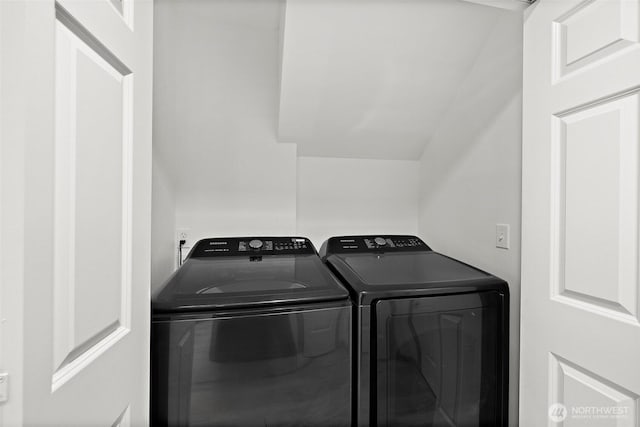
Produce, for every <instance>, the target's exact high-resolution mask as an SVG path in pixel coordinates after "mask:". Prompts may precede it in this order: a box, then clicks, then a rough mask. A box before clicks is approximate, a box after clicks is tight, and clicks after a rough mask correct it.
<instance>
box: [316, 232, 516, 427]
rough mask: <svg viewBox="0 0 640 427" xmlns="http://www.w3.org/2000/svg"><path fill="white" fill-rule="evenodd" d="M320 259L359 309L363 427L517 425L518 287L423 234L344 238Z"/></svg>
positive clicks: (358, 399) (358, 403)
mask: <svg viewBox="0 0 640 427" xmlns="http://www.w3.org/2000/svg"><path fill="white" fill-rule="evenodd" d="M320 255H321V257H322V258H323V260H324V261H325V262H326V264H327V265H328V266H329V267H330V268H331V270H332V271H333V272H334V273H335V274H336V275H337V276H338V277H339V278H340V279H341V280H342V281H343V283H344V284H345V285H346V286H347V287H348V289H349V291H350V293H351V298H352V300H353V302H354V332H353V335H352V336H353V338H354V355H355V357H354V364H355V366H354V390H355V404H354V405H355V407H356V408H355V409H354V411H355V412H356V422H357V424H358V425H361V426H368V425H371V426H376V425H377V426H429V427H441V426H442V427H444V426H447V427H451V426H459V427H474V426H491V427H498V426H505V427H506V426H507V404H508V397H507V396H508V394H507V392H508V336H509V321H508V319H509V289H508V286H507V283H506V282H505V281H503V280H501V279H499V278H497V277H495V276H493V275H491V274H488V273H486V272H484V271H481V270H479V269H477V268H474V267H472V266H470V265H467V264H465V263H462V262H460V261H456V260H455V259H452V258H450V257H447V256H445V255H442V254H440V253H437V252H435V251H433V250H431V248H430V247H429V246H428V245H427V244H425V243H424V242H423V241H422V240H421V239H419V238H418V237H416V236H399V235H390V236H384V235H383V236H342V237H332V238H330V239H329V240H327V241H326V242H325V243H324V244H323V245H322V248H321V250H320Z"/></svg>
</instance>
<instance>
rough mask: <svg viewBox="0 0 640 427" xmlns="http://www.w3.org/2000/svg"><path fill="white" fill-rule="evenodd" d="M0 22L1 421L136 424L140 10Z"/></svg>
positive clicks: (146, 65) (144, 171) (144, 92)
mask: <svg viewBox="0 0 640 427" xmlns="http://www.w3.org/2000/svg"><path fill="white" fill-rule="evenodd" d="M0 19H1V20H2V22H1V25H0V31H1V32H0V42H1V43H2V62H1V63H0V67H1V68H0V78H1V83H2V86H0V87H1V89H2V101H1V103H2V110H1V113H2V114H1V115H0V125H1V127H0V130H1V133H0V135H1V137H2V139H0V141H1V149H2V161H1V163H0V173H1V175H0V184H1V186H0V189H1V193H0V200H1V201H2V205H1V206H2V207H1V209H0V217H1V219H2V223H1V224H2V226H1V228H0V233H1V235H2V247H1V251H2V252H1V253H2V263H1V265H2V270H1V275H0V278H1V279H2V282H1V287H0V291H1V292H2V303H1V304H2V305H1V306H0V310H1V314H2V319H3V320H2V323H1V327H2V330H1V331H2V334H1V335H0V339H2V342H1V343H0V349H1V350H2V354H1V355H0V357H1V359H0V370H2V371H6V372H8V374H9V385H10V387H9V390H8V392H9V394H8V401H7V402H5V403H0V411H1V412H0V416H1V417H2V418H0V422H1V423H2V425H3V426H13V425H16V426H17V425H24V426H50V425H51V426H53V425H55V426H74V425H77V426H123V427H124V426H139V425H146V424H147V423H148V395H149V390H148V387H149V378H148V376H149V254H150V250H149V245H150V244H149V233H150V208H151V203H150V202H151V200H150V197H151V88H152V85H151V75H152V74H151V72H152V70H151V66H152V31H153V3H152V1H151V0H141V1H134V0H58V1H53V0H38V1H33V0H14V1H9V2H7V1H2V2H0Z"/></svg>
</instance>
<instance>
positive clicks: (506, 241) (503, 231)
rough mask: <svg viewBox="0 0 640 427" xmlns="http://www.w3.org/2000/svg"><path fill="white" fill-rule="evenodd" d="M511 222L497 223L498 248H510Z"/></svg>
mask: <svg viewBox="0 0 640 427" xmlns="http://www.w3.org/2000/svg"><path fill="white" fill-rule="evenodd" d="M509 245H510V236H509V224H496V248H502V249H509Z"/></svg>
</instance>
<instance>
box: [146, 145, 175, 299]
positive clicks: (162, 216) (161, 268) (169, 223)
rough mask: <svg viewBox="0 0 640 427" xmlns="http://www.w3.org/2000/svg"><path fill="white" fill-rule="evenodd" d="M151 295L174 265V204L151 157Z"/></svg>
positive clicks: (164, 177) (165, 177)
mask: <svg viewBox="0 0 640 427" xmlns="http://www.w3.org/2000/svg"><path fill="white" fill-rule="evenodd" d="M151 203H152V205H151V292H152V293H153V291H155V290H156V289H158V287H159V286H160V285H162V283H163V282H164V281H165V280H166V279H167V278H168V277H169V275H170V274H171V273H172V272H173V270H174V268H175V266H176V257H175V253H176V233H175V227H176V202H175V196H174V190H173V185H172V183H171V181H170V177H169V175H168V174H167V172H166V170H165V169H164V166H163V165H162V163H161V162H160V161H158V159H157V156H153V173H152V194H151Z"/></svg>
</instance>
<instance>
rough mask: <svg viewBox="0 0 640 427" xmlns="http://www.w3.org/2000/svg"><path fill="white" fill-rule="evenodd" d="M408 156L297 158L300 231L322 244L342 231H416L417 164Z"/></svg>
mask: <svg viewBox="0 0 640 427" xmlns="http://www.w3.org/2000/svg"><path fill="white" fill-rule="evenodd" d="M419 166H420V163H419V162H417V161H409V160H370V159H338V158H327V157H300V158H298V187H297V192H298V195H297V201H298V203H297V219H298V223H297V234H299V235H302V236H307V237H309V238H310V239H311V241H312V242H313V243H314V245H316V247H317V248H318V249H319V248H320V245H321V244H322V242H324V240H326V239H327V238H328V237H331V236H336V235H343V234H378V233H380V234H382V233H384V234H415V233H417V231H418V221H417V220H418V199H419V198H418V187H419V180H418V169H419Z"/></svg>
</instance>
